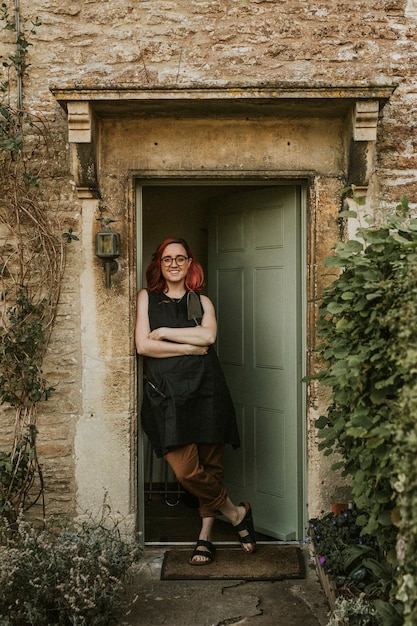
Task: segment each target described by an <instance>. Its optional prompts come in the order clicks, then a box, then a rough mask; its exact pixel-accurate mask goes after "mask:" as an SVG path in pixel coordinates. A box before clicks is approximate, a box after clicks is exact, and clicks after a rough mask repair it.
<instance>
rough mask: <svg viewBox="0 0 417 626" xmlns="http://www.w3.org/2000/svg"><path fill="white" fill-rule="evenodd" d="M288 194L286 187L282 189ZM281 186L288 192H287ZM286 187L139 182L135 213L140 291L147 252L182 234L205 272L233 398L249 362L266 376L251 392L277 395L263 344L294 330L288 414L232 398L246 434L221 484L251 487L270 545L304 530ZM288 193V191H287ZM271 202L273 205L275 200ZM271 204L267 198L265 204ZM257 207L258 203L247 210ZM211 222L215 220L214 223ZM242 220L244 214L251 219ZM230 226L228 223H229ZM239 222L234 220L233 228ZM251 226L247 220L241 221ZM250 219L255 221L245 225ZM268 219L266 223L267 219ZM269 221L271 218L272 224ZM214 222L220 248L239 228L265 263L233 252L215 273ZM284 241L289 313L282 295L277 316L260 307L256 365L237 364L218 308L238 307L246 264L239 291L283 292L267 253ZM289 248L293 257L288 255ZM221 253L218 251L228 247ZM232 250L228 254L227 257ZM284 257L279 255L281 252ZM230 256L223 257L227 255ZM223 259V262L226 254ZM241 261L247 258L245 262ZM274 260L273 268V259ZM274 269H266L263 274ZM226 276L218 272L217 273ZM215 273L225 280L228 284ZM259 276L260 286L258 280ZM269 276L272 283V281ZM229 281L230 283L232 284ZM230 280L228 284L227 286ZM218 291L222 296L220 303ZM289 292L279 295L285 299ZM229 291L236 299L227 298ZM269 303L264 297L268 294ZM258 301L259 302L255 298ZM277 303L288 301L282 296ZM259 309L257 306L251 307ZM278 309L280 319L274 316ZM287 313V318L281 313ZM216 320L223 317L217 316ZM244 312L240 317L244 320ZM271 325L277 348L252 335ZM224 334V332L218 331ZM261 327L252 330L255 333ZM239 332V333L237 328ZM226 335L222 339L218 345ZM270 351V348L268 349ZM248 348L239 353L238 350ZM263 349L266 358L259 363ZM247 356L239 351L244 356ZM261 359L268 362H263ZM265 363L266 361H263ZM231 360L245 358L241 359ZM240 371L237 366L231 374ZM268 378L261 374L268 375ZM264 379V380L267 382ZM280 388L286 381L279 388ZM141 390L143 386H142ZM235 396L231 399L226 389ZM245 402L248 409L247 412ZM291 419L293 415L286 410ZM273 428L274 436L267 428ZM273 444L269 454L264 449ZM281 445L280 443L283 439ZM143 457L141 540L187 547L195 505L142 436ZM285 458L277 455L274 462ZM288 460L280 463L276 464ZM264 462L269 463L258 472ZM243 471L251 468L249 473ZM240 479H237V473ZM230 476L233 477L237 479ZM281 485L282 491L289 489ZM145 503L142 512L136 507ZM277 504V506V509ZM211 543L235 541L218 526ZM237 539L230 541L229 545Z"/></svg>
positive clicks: (294, 207) (295, 272)
mask: <svg viewBox="0 0 417 626" xmlns="http://www.w3.org/2000/svg"><path fill="white" fill-rule="evenodd" d="M287 187H288V186H287ZM285 189H287V188H285ZM274 190H277V193H278V196H274ZM283 190H284V186H283V185H280V184H277V183H274V184H268V183H265V181H263V182H262V183H253V182H251V183H247V184H241V183H239V184H230V183H228V184H218V183H217V184H207V183H202V184H184V183H178V184H173V183H172V182H169V183H167V184H162V183H161V181H160V180H159V181H155V182H152V183H149V182H147V183H146V184H142V185H140V189H139V195H140V206H141V207H142V229H140V228H139V229H138V230H139V233H140V235H141V246H139V248H140V249H141V250H142V259H143V266H142V267H143V272H142V274H143V276H142V283H140V285H139V286H141V285H145V278H144V270H145V269H146V266H147V265H148V263H149V262H150V259H151V255H152V253H153V251H154V250H155V248H156V247H157V245H158V244H159V243H160V241H162V240H163V239H164V238H165V237H167V236H174V237H183V238H184V239H186V240H187V241H188V242H189V244H190V246H191V248H192V249H193V251H194V253H195V255H196V257H197V259H198V260H199V261H200V263H201V264H202V266H203V269H204V272H205V276H206V283H207V285H206V293H207V294H208V295H209V297H211V298H212V300H213V301H214V304H215V306H216V309H218V307H219V308H220V309H221V310H220V311H219V310H218V311H217V313H218V320H219V338H218V343H219V344H220V345H218V351H219V350H220V352H219V357H220V360H221V361H222V355H223V356H224V359H223V363H222V365H223V368H224V370H225V374H226V378H228V380H229V379H230V382H231V383H232V387H233V389H234V390H235V393H236V396H237V395H239V388H241V387H242V386H246V387H247V384H246V383H245V382H244V380H243V378H242V376H245V377H246V378H248V377H249V379H252V378H253V377H252V373H251V371H246V373H245V374H242V368H241V367H240V366H241V365H242V364H243V362H245V363H249V367H248V368H246V369H247V370H248V369H249V370H250V368H251V367H252V365H254V371H255V370H257V371H259V372H261V373H262V375H263V376H264V377H263V378H262V379H259V382H258V383H256V384H257V385H258V386H259V385H260V386H265V385H266V386H269V387H270V388H271V390H272V392H271V395H274V388H275V383H274V382H273V381H274V378H273V377H274V374H275V373H278V375H279V372H280V371H281V370H283V369H284V367H283V366H282V365H281V364H280V362H279V359H278V360H276V359H275V357H272V358H270V356H271V355H270V354H269V356H268V354H267V353H268V351H270V347H271V346H272V347H273V348H274V354H275V353H277V352H279V351H281V352H282V350H283V347H282V345H281V344H282V340H281V337H282V335H283V334H284V333H286V326H285V325H286V318H292V320H293V321H294V320H295V325H294V324H293V326H294V342H293V345H292V347H291V351H292V352H293V355H292V357H291V363H293V366H291V367H292V370H293V371H292V372H291V376H292V378H293V379H294V385H293V391H292V392H291V393H290V395H291V408H290V411H289V410H288V409H286V408H285V407H283V408H282V407H281V406H277V407H274V406H269V405H268V404H267V403H266V401H265V402H264V401H263V399H262V401H259V400H258V401H256V402H253V403H252V402H251V401H249V403H248V402H247V400H243V399H241V398H240V396H239V400H238V403H237V413H238V419H239V421H240V428H241V433H242V432H243V433H244V437H243V440H244V444H243V446H242V447H243V449H242V450H241V451H240V452H238V453H237V455H235V454H234V453H233V452H232V453H230V454H228V455H227V456H226V467H225V469H226V481H227V480H228V471H229V470H230V477H229V484H228V489H229V491H230V492H231V495H232V496H234V495H235V497H236V498H239V497H240V496H239V493H240V491H241V489H242V488H243V489H244V488H246V487H247V485H246V482H250V483H251V484H252V493H253V495H252V496H251V497H252V498H253V499H256V500H257V504H256V505H255V509H256V508H257V509H258V516H257V517H258V518H259V519H260V524H259V526H258V528H257V531H258V533H259V538H260V539H264V540H267V539H268V538H271V539H287V540H289V539H297V538H301V537H300V533H301V534H302V532H303V530H302V529H303V528H304V523H303V521H302V509H303V505H304V502H303V498H304V489H303V483H304V458H303V443H302V401H301V396H300V394H301V391H300V384H299V382H300V381H301V372H300V370H299V366H300V361H301V347H302V340H301V327H302V323H301V321H300V320H301V316H302V315H301V309H302V306H301V304H302V298H301V297H300V293H299V287H300V285H301V273H302V271H301V263H300V259H301V245H300V244H301V238H300V231H301V229H300V215H301V201H300V198H301V194H300V187H297V186H294V185H291V186H290V187H288V190H289V193H290V196H291V199H290V205H291V206H290V205H289V206H288V207H287V208H285V207H284V205H283V204H282V202H281V200H280V198H281V197H282V194H283ZM284 195H285V194H284ZM275 197H277V198H278V200H276V199H274V198H275ZM271 198H272V200H271ZM254 200H255V204H254ZM284 212H285V214H287V213H288V214H290V213H291V215H293V224H292V225H291V227H288V228H290V229H291V232H290V231H288V232H287V233H286V234H285V237H284V234H283V231H282V230H281V225H283V223H284V222H283V216H284ZM243 213H244V214H245V215H246V217H245V220H246V222H247V223H246V225H245V224H243V223H240V222H239V220H240V216H241V215H243ZM214 215H215V216H216V219H215V220H213V216H214ZM248 216H249V217H248ZM231 219H232V221H231ZM233 220H237V222H235V221H233ZM248 220H249V221H248ZM251 220H252V221H251ZM265 220H267V221H265ZM271 220H272V221H271ZM238 222H239V223H238ZM215 224H217V225H220V229H221V233H220V239H223V240H224V243H225V245H226V248H227V247H228V244H227V241H226V239H227V236H226V234H225V233H226V231H227V230H229V231H230V233H229V234H230V236H231V237H232V238H235V234H236V233H237V232H243V230H245V229H246V231H247V232H248V233H252V234H253V236H254V238H255V239H256V237H258V238H263V240H262V241H261V239H259V241H258V244H259V245H257V246H255V248H256V249H257V250H258V251H259V250H261V251H262V255H263V256H265V255H266V257H265V258H266V264H265V261H262V263H263V265H262V264H261V265H260V257H259V255H258V254H257V256H256V260H251V259H249V261H244V260H242V259H243V257H242V255H241V254H240V253H239V254H238V258H237V257H236V255H235V254H234V255H233V254H232V255H231V261H230V263H231V265H230V264H229V265H230V267H227V268H226V267H225V268H222V267H221V266H220V265H218V263H219V262H220V264H221V263H222V262H223V260H224V257H225V255H224V254H223V253H221V254H219V255H217V257H218V258H217V257H216V254H215V252H214V248H215V247H216V244H214V243H213V242H214V240H216V241H219V232H217V233H215V232H214V231H215V229H216V226H215ZM289 237H291V238H292V240H291V243H290V246H291V255H292V256H291V257H290V259H289V261H288V262H287V264H288V266H289V267H291V271H292V274H291V276H290V277H289V279H287V282H288V280H289V281H290V282H291V284H292V283H294V279H295V283H296V288H295V290H294V291H293V296H292V301H291V302H289V303H287V304H286V309H285V310H284V309H282V307H281V309H280V302H281V300H283V298H278V301H277V308H276V311H272V309H269V312H267V313H265V307H262V311H261V312H260V313H259V315H260V317H259V319H258V322H254V324H251V326H253V327H254V328H255V331H254V332H255V335H256V333H257V334H258V340H257V341H258V344H259V345H258V348H257V351H258V352H257V357H256V359H257V360H258V365H256V363H255V361H256V359H255V357H254V354H252V353H251V354H250V355H249V354H247V355H246V356H244V355H243V352H242V358H241V359H240V357H237V358H235V357H236V349H235V348H234V347H233V345H232V344H230V340H229V339H230V337H233V336H234V335H236V333H238V334H239V333H240V334H241V335H242V336H247V330H245V329H244V328H243V326H242V325H241V324H240V322H239V320H237V319H236V321H234V320H233V319H232V321H231V319H230V317H229V316H227V314H226V312H225V309H226V308H229V309H230V305H231V306H232V308H233V299H234V298H235V299H237V300H239V301H240V297H241V296H240V293H237V292H234V290H233V285H234V284H237V283H238V282H239V279H238V280H237V283H236V279H237V278H238V275H240V274H242V275H243V272H244V270H243V265H244V264H245V263H249V267H248V269H247V271H246V270H245V272H246V274H247V275H248V276H250V275H252V276H253V277H254V280H255V281H257V282H256V284H255V283H254V284H253V285H252V286H251V287H249V288H245V289H244V291H246V292H247V293H250V292H252V294H251V297H252V295H253V294H254V293H256V285H258V288H259V285H260V284H263V287H268V288H270V289H271V290H272V292H276V291H279V292H283V291H284V289H283V286H282V283H281V280H282V278H281V276H282V274H283V271H281V270H282V269H283V267H284V265H285V262H284V261H283V260H282V259H281V257H280V256H276V258H275V257H274V258H273V257H271V254H275V252H274V251H277V250H281V249H282V248H283V244H284V239H286V241H287V242H288V240H289ZM236 246H237V248H239V246H240V244H239V242H237V244H236V245H235V244H233V246H229V248H233V247H236ZM294 247H295V248H296V251H295V252H294V250H293V248H294ZM226 248H225V250H226ZM232 252H233V250H232ZM280 254H281V252H280ZM226 256H227V255H226ZM229 256H230V255H229ZM246 256H247V255H246ZM270 259H272V261H271V260H270ZM266 269H272V270H273V271H272V272H271V271H268V272H267V271H265V270H266ZM222 272H223V273H222ZM219 276H223V277H224V276H226V282H225V281H224V280H223V279H222V278H221V279H220V282H219V280H218V277H219ZM264 277H266V282H265V280H264ZM271 277H272V283H271ZM230 280H231V281H232V285H231V284H230ZM228 281H229V282H228ZM139 282H140V281H139ZM274 285H281V288H280V289H274ZM222 291H224V292H225V293H226V292H227V293H228V294H229V293H230V294H232V295H231V296H230V298H231V299H228V296H225V295H224V293H223V294H222ZM287 291H288V289H285V293H287ZM233 294H234V295H233ZM267 297H268V298H269V299H270V297H271V296H270V295H268V296H267ZM256 298H258V297H257V296H256ZM284 300H288V297H287V296H286V298H285V299H284ZM245 307H246V312H245V319H246V318H248V316H249V317H250V315H251V314H250V311H251V310H253V309H254V306H253V302H246V304H245ZM255 309H256V307H255ZM280 310H281V313H279V311H280ZM285 311H287V312H285ZM219 315H220V317H219ZM242 315H243V314H242ZM276 323H278V326H279V328H278V326H277V332H276V333H274V332H273V333H272V336H276V337H277V340H276V341H272V342H271V341H270V340H269V341H267V340H265V337H264V333H263V331H262V337H260V335H259V329H261V328H262V327H264V326H265V325H267V326H271V325H275V324H276ZM222 328H224V329H226V330H225V332H223V333H222V332H221V329H222ZM256 328H258V331H256ZM236 329H237V330H236ZM222 337H223V338H222ZM249 343H250V344H253V345H255V344H254V337H251V339H250V341H249ZM267 344H268V345H267ZM244 351H245V350H244ZM262 351H263V353H264V357H262V355H261V356H259V355H260V354H261V352H262ZM245 354H246V351H245ZM265 355H266V356H265ZM268 360H269V361H270V363H269V364H268V363H267V361H268ZM238 361H242V362H239V363H238ZM236 365H238V367H236ZM265 372H266V377H265V375H264V374H265ZM268 380H269V382H268ZM279 384H284V385H286V383H285V382H284V383H279ZM139 388H140V389H141V385H139ZM232 397H234V393H233V390H232ZM249 405H251V406H249ZM290 412H291V415H289V413H290ZM271 429H272V430H271ZM274 438H275V439H276V443H275V444H274V446H273V447H271V446H270V444H269V442H270V441H271V439H274ZM285 438H287V443H286V439H285ZM288 441H289V442H290V445H291V451H290V452H289V453H287V451H286V448H287V447H288ZM141 444H142V450H143V454H142V455H141V458H142V464H143V467H141V468H140V474H139V476H140V479H141V480H143V485H142V489H141V490H140V494H141V497H140V499H141V502H140V504H139V506H140V507H141V508H142V513H143V515H142V524H143V530H144V533H145V542H146V543H147V544H150V543H162V542H169V543H171V542H179V543H188V542H190V543H192V542H194V541H195V537H196V534H197V533H198V529H199V518H198V515H197V513H196V511H195V510H194V509H193V506H194V502H193V500H192V498H189V497H188V496H187V494H183V493H182V490H181V487H180V486H179V485H178V484H177V483H176V482H175V477H174V476H173V475H172V473H171V472H170V470H169V468H168V467H167V466H166V464H165V462H164V461H161V460H158V459H156V458H155V456H154V455H153V454H152V451H151V449H150V446H149V444H148V442H147V440H146V438H145V440H142V442H141ZM281 457H282V458H281ZM284 458H285V462H284V461H282V459H284ZM265 464H266V465H265ZM248 468H250V470H249V469H248ZM243 475H244V476H243ZM236 476H238V478H237V479H236ZM287 484H288V489H287V487H286V485H287ZM286 491H292V492H294V491H295V493H294V494H293V500H294V502H292V503H290V504H288V503H284V495H285V492H286ZM142 502H143V506H142ZM283 503H284V507H287V508H288V507H289V508H290V509H291V511H289V512H288V514H286V516H285V515H284V516H283V518H282V520H281V522H279V521H278V519H277V522H276V523H275V518H278V517H279V516H281V513H280V514H279V515H277V511H278V510H281V509H282V508H283ZM276 507H278V508H276ZM215 530H216V531H217V532H216V535H215V540H216V541H228V540H232V538H233V534H232V533H231V532H230V530H229V528H227V525H226V526H223V525H222V524H221V523H219V524H218V525H217V528H216V529H215ZM233 539H234V538H233Z"/></svg>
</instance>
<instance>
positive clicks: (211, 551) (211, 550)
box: [188, 539, 216, 565]
mask: <svg viewBox="0 0 417 626" xmlns="http://www.w3.org/2000/svg"><path fill="white" fill-rule="evenodd" d="M201 546H202V547H204V548H207V549H206V550H199V547H201ZM215 554H216V548H215V546H214V545H213V544H212V543H211V541H205V540H204V539H199V540H198V541H197V543H196V544H195V548H194V551H193V553H192V555H191V558H190V560H189V561H188V562H189V564H190V565H210V563H212V562H213V559H214V555H215ZM195 556H202V557H204V558H205V559H206V560H205V561H193V558H194V557H195Z"/></svg>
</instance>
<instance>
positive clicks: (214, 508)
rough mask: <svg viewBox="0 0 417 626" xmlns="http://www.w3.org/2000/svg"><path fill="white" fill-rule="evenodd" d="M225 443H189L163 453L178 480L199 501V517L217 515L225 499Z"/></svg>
mask: <svg viewBox="0 0 417 626" xmlns="http://www.w3.org/2000/svg"><path fill="white" fill-rule="evenodd" d="M223 452H224V445H222V444H213V443H198V444H196V443H190V444H188V445H186V446H179V447H178V448H173V449H172V450H170V451H169V452H167V453H166V454H165V458H166V460H167V461H168V463H169V465H170V466H171V468H172V470H173V472H174V474H175V476H176V477H177V480H178V482H179V483H180V484H181V485H182V486H183V487H184V488H185V489H187V491H189V492H190V493H191V494H193V495H194V496H196V497H197V498H198V500H199V503H200V507H199V514H200V516H201V517H216V516H217V515H218V512H219V509H220V508H221V507H222V506H223V504H224V503H225V501H226V497H227V493H226V489H225V487H224V485H223V478H224V471H223Z"/></svg>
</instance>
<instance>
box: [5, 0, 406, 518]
mask: <svg viewBox="0 0 417 626" xmlns="http://www.w3.org/2000/svg"><path fill="white" fill-rule="evenodd" d="M5 3H6V5H7V6H8V8H9V12H10V13H11V14H12V13H13V11H14V2H12V0H5ZM19 4H20V13H21V16H22V17H23V18H26V19H28V20H31V19H35V17H38V18H39V19H40V20H41V23H42V24H41V26H39V27H38V28H36V33H35V34H34V35H33V36H32V37H31V42H32V43H33V46H31V47H30V49H29V62H30V67H29V69H28V72H27V76H25V78H24V81H23V96H24V104H25V106H26V107H27V108H29V109H30V110H31V111H33V112H39V113H41V114H43V115H45V116H46V118H47V120H48V123H49V124H50V128H51V133H52V135H53V139H52V141H51V145H53V147H54V151H53V153H52V154H51V158H50V162H49V163H48V164H47V166H46V167H45V173H46V175H47V178H48V177H49V179H50V182H51V184H52V185H53V187H54V189H55V190H56V193H57V197H58V198H59V202H60V205H61V207H62V208H63V210H64V212H65V215H66V220H67V222H66V223H67V224H71V226H72V227H73V229H74V231H75V232H76V233H77V234H78V235H80V242H73V244H71V246H70V247H69V249H68V261H67V270H66V277H65V281H64V285H63V291H62V299H61V304H60V309H59V314H58V318H57V323H56V329H55V332H54V335H53V341H52V344H51V350H50V355H49V359H48V363H47V365H46V368H45V371H46V373H47V375H48V376H49V378H50V380H51V383H52V384H53V385H54V386H55V387H56V388H57V391H56V392H55V394H54V395H53V396H52V398H51V399H50V400H49V401H48V403H46V404H45V405H44V406H42V410H41V416H40V423H39V429H40V453H41V456H42V460H43V463H44V472H45V484H46V490H47V504H48V512H49V513H58V514H69V515H72V514H74V512H75V511H76V510H78V512H82V511H85V510H86V509H88V508H89V506H90V504H91V503H95V505H96V504H97V502H98V501H100V500H102V499H103V498H104V497H105V494H106V493H107V492H110V494H111V499H112V501H113V503H114V505H115V508H116V509H117V510H120V511H121V512H122V513H123V515H126V514H128V515H133V516H134V515H135V502H136V494H135V490H136V485H135V458H136V457H135V443H134V441H135V429H136V424H135V416H136V405H135V401H136V395H135V394H136V391H135V387H134V384H133V383H132V379H133V378H134V372H135V353H134V346H133V337H132V333H131V330H132V320H133V319H134V293H135V269H134V252H135V250H134V224H133V221H132V206H133V202H134V198H133V189H132V187H131V185H130V182H129V180H128V178H126V175H125V173H124V174H121V173H120V172H121V169H120V168H121V165H120V161H121V158H119V157H118V156H117V157H116V161H115V162H113V161H112V157H111V156H109V158H108V159H104V161H103V159H102V163H104V165H105V167H107V171H106V179H105V181H103V186H104V189H105V190H106V193H107V196H108V197H110V198H113V199H114V201H115V211H116V214H118V215H119V216H120V218H121V220H122V223H121V224H120V230H121V231H122V234H123V241H124V242H125V244H124V245H125V248H124V251H123V255H122V258H121V260H120V263H121V267H122V268H124V269H125V270H127V271H125V272H124V273H123V272H121V273H118V274H117V275H116V276H115V278H114V281H115V285H116V287H117V295H114V294H113V296H112V297H110V296H109V294H108V293H106V292H103V289H102V285H103V270H102V268H101V265H100V263H99V262H98V261H97V259H95V258H94V255H93V252H92V243H93V236H94V232H95V230H96V223H95V216H96V215H97V210H98V203H97V202H96V201H95V200H94V199H89V200H86V201H81V199H80V198H79V197H78V196H77V194H76V190H75V185H74V177H73V172H72V171H71V167H72V164H71V158H70V151H69V146H68V144H67V136H68V129H67V117H66V114H65V111H64V110H63V109H62V108H61V106H60V105H59V104H58V103H57V102H56V100H55V98H54V95H53V93H52V92H51V87H53V86H55V87H59V88H64V87H70V88H77V87H82V88H84V89H86V88H94V89H97V90H100V89H102V88H108V89H110V88H111V89H113V90H115V91H117V89H118V87H121V86H126V85H130V86H132V87H134V88H143V89H145V90H146V89H149V90H152V89H155V88H168V87H173V88H175V87H180V88H181V87H184V88H185V87H196V86H201V87H204V88H212V87H225V88H226V87H227V88H232V87H235V88H236V89H237V90H239V88H242V87H250V88H254V89H256V88H270V87H272V88H275V89H277V90H279V89H280V88H281V87H283V86H284V87H285V88H287V89H300V88H302V89H305V90H307V91H308V89H309V88H310V87H322V88H324V87H335V88H338V89H340V97H341V98H343V92H344V89H345V88H346V87H349V86H365V87H371V88H372V87H375V88H377V87H379V86H383V85H394V86H395V90H394V93H393V95H392V96H391V98H390V100H389V102H388V103H387V104H386V105H385V107H384V108H383V110H382V112H381V115H380V120H379V125H378V140H377V149H376V161H375V164H374V170H373V173H372V177H371V186H370V188H371V194H370V196H371V197H370V203H371V204H372V203H376V202H380V201H382V202H386V203H388V204H391V203H393V202H396V201H397V200H398V198H399V197H400V196H401V195H402V194H407V195H408V196H409V198H410V201H411V204H412V206H417V156H416V155H417V132H416V110H417V86H416V80H415V76H416V74H417V57H416V52H417V44H416V41H417V37H416V35H417V33H416V24H417V7H416V4H417V3H416V2H413V1H412V0H409V1H408V2H406V1H405V0H372V1H370V0H349V1H342V0H322V1H307V0H213V1H210V0H207V1H197V0H194V1H193V0H191V1H190V0H149V1H146V0H145V1H140V2H133V1H130V0H83V2H70V3H69V2H67V0H31V1H29V0H20V3H19ZM13 50H14V35H13V33H12V32H10V31H5V30H2V31H1V32H0V54H1V55H3V57H6V56H8V55H9V54H13ZM11 78H13V77H11ZM13 95H14V84H13V80H12V97H13ZM108 124H110V122H108ZM113 136H114V133H113ZM110 165H111V166H112V167H114V168H116V169H117V168H119V174H118V175H112V167H110ZM342 178H343V177H342V174H340V178H337V177H336V178H333V179H329V180H323V181H320V178H317V179H316V181H315V185H314V186H313V188H312V189H311V192H310V193H311V198H312V200H311V202H312V204H311V206H314V207H315V209H317V212H316V213H315V226H314V228H315V230H314V237H315V238H316V240H317V241H319V242H320V241H321V242H322V244H321V246H320V245H319V252H318V254H317V256H316V263H317V264H318V265H320V264H321V263H322V260H323V256H325V254H326V253H327V252H328V250H329V246H330V243H329V242H330V241H331V240H333V239H334V238H336V237H338V236H340V233H339V227H338V223H337V209H338V203H337V201H336V198H337V197H338V193H339V189H340V185H341V184H342V182H343V181H342ZM329 199H330V200H329ZM126 206H128V207H130V209H129V210H128V211H126V209H125V208H126ZM129 211H130V212H129ZM323 242H324V243H323ZM311 245H313V244H312V243H311ZM320 280H321V279H320V272H319V271H317V273H316V274H315V275H314V277H313V278H312V279H311V281H310V289H311V288H312V286H311V285H312V283H313V282H314V289H318V290H319V289H320V287H321V283H320ZM309 319H310V326H309V336H310V337H311V338H314V331H313V328H312V319H311V317H310V318H309ZM314 393H316V392H314ZM313 395H314V394H313ZM324 402H325V400H324V399H323V398H322V397H321V396H320V394H318V395H317V394H316V395H315V396H314V397H311V398H310V403H311V404H310V410H309V421H310V423H312V422H313V421H314V418H315V416H316V415H317V414H318V413H319V411H320V406H322V405H323V404H324ZM7 415H8V412H7V410H6V412H5V413H4V419H6V416H7ZM2 419H3V417H2ZM0 437H1V436H0ZM308 438H309V443H308V447H309V472H308V473H309V482H310V485H313V487H312V489H313V491H312V492H311V493H313V502H311V503H310V512H311V513H313V514H315V513H317V511H318V510H319V509H320V508H322V507H323V508H328V505H329V499H330V498H331V497H332V496H333V494H330V491H329V489H330V486H329V485H328V484H327V482H326V476H328V472H327V469H326V468H325V466H324V465H323V464H322V462H321V459H320V458H319V456H318V455H317V453H316V447H315V434H314V429H313V428H312V427H310V428H309V429H308ZM93 458H94V459H95V461H94V463H93V465H92V464H91V460H92V459H93ZM87 476H89V482H88V481H86V477H87ZM86 482H88V485H87V486H86V485H85V483H86ZM83 485H84V486H83Z"/></svg>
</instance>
